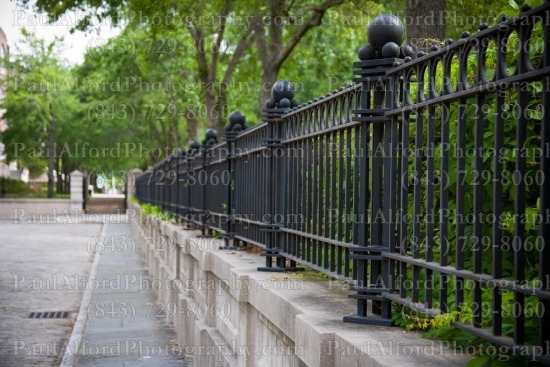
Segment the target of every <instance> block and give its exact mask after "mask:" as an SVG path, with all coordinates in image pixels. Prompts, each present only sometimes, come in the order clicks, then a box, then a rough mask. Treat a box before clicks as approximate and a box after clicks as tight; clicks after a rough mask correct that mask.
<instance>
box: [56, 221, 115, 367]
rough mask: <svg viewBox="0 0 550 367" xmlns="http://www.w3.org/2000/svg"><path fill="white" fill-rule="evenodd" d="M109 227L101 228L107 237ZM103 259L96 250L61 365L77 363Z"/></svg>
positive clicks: (62, 366) (64, 366)
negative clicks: (106, 231)
mask: <svg viewBox="0 0 550 367" xmlns="http://www.w3.org/2000/svg"><path fill="white" fill-rule="evenodd" d="M106 228H107V223H104V224H103V228H102V229H101V235H102V236H103V237H105V229H106ZM100 260H101V252H100V251H96V253H95V256H94V262H93V263H92V268H91V270H90V277H89V278H88V283H87V284H86V289H85V290H84V295H83V296H82V301H81V302H80V309H79V310H78V316H77V317H76V321H75V324H74V326H73V331H72V332H71V336H70V338H69V341H68V342H67V346H66V348H65V352H64V353H63V359H62V360H61V364H60V365H59V366H60V367H73V366H74V365H75V363H76V356H77V355H78V350H79V349H80V343H82V337H83V336H84V328H85V327H86V319H87V318H88V309H89V306H90V304H91V303H92V295H93V289H92V287H91V282H92V281H94V280H95V278H96V275H97V268H98V267H99V261H100Z"/></svg>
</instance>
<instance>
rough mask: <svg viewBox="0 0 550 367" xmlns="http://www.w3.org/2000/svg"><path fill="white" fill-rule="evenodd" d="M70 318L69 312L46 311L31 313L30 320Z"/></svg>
mask: <svg viewBox="0 0 550 367" xmlns="http://www.w3.org/2000/svg"><path fill="white" fill-rule="evenodd" d="M67 317H69V311H46V312H31V313H30V314H29V319H66V318H67Z"/></svg>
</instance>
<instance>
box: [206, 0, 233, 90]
mask: <svg viewBox="0 0 550 367" xmlns="http://www.w3.org/2000/svg"><path fill="white" fill-rule="evenodd" d="M229 5H230V2H229V1H225V2H224V6H223V9H222V10H221V11H220V14H219V18H220V29H218V32H217V39H216V44H215V47H214V49H213V50H212V58H211V60H210V71H209V72H208V74H209V76H210V79H211V80H216V71H217V64H218V55H219V53H220V47H221V44H222V41H223V35H224V32H225V25H226V22H227V16H228V14H229V10H230V7H229Z"/></svg>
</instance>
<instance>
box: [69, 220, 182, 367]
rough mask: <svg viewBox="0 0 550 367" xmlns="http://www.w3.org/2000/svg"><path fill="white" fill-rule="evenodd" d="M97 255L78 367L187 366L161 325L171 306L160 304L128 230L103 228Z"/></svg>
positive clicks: (171, 334)
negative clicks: (165, 313)
mask: <svg viewBox="0 0 550 367" xmlns="http://www.w3.org/2000/svg"><path fill="white" fill-rule="evenodd" d="M95 249H96V250H97V251H98V253H97V254H96V257H98V258H96V259H95V260H94V263H95V264H94V266H95V267H96V271H97V272H96V277H95V278H96V279H95V280H91V281H90V289H92V291H91V292H92V294H91V302H90V303H89V305H85V304H84V307H82V309H81V311H80V314H84V315H83V316H85V320H86V321H85V322H86V324H85V327H84V330H83V333H82V334H81V335H80V336H81V340H80V349H79V351H78V355H77V356H75V357H74V359H75V360H76V365H77V366H178V367H181V366H188V363H187V362H186V361H185V356H184V353H183V348H181V347H179V346H178V345H177V344H175V339H176V335H175V333H174V332H173V331H172V329H171V328H170V327H169V326H168V325H166V324H165V323H164V322H163V318H164V312H166V310H167V309H169V306H170V305H163V304H161V303H160V302H157V301H156V295H155V292H156V291H155V290H154V289H152V284H151V278H150V277H149V276H148V275H147V273H146V270H145V267H144V262H143V261H142V259H141V258H140V256H139V254H138V251H137V244H136V241H134V239H133V238H132V233H131V228H130V224H128V223H117V224H114V223H107V224H105V228H104V232H103V235H102V236H99V237H98V238H97V241H96V243H95ZM93 271H94V269H92V272H93ZM88 301H89V300H88ZM83 302H86V301H85V300H84V301H83ZM80 314H79V317H80ZM81 318H82V317H81ZM77 322H78V320H77ZM76 329H77V328H75V330H74V331H73V334H74V333H77V334H78V330H76ZM78 337H79V335H73V339H75V338H78ZM68 353H71V351H70V349H68V350H67V352H66V357H70V356H67V354H68ZM70 359H71V358H65V360H70ZM70 364H71V363H68V364H67V365H70Z"/></svg>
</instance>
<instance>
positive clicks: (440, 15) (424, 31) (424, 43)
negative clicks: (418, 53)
mask: <svg viewBox="0 0 550 367" xmlns="http://www.w3.org/2000/svg"><path fill="white" fill-rule="evenodd" d="M445 9H446V0H408V1H407V9H406V15H407V17H406V22H405V23H406V27H407V43H408V44H410V45H411V46H413V48H414V49H415V50H424V51H426V50H428V49H429V48H430V46H432V45H434V44H440V43H441V42H442V41H443V39H444V38H445Z"/></svg>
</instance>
